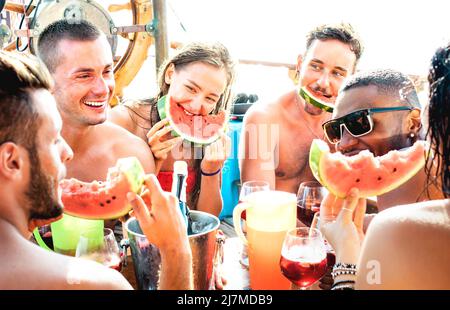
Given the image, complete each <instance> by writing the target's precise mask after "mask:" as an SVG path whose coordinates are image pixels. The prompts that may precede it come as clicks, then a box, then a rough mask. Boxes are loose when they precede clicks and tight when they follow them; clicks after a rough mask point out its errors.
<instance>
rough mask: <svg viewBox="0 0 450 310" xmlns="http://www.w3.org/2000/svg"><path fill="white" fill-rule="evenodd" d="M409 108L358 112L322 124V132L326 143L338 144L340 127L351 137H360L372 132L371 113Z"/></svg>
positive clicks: (401, 109)
mask: <svg viewBox="0 0 450 310" xmlns="http://www.w3.org/2000/svg"><path fill="white" fill-rule="evenodd" d="M412 109H413V108H411V107H387V108H373V109H363V110H358V111H355V112H352V113H349V114H347V115H344V116H342V117H340V118H336V119H332V120H329V121H327V122H325V123H323V124H322V128H323V131H324V132H325V136H326V137H327V139H328V141H330V143H332V144H336V143H339V141H341V138H342V127H345V129H347V131H348V132H349V133H350V134H351V135H352V136H353V137H361V136H364V135H367V134H368V133H370V132H371V131H372V130H373V120H372V117H371V115H372V114H373V113H384V112H393V111H406V110H409V111H411V110H412Z"/></svg>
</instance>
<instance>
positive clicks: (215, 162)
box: [201, 133, 231, 173]
mask: <svg viewBox="0 0 450 310" xmlns="http://www.w3.org/2000/svg"><path fill="white" fill-rule="evenodd" d="M230 153H231V139H230V137H228V136H227V135H226V134H224V133H221V134H220V138H219V139H218V140H216V141H215V142H213V143H211V144H210V145H208V146H207V147H205V155H204V156H203V160H202V163H201V169H202V171H203V172H206V173H214V172H215V171H217V170H219V169H220V168H221V167H222V166H223V163H224V162H225V160H226V159H227V158H228V156H230Z"/></svg>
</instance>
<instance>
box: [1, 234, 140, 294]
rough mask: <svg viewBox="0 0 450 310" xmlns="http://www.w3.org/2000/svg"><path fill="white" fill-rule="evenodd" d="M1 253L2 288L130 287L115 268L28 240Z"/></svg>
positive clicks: (75, 288)
mask: <svg viewBox="0 0 450 310" xmlns="http://www.w3.org/2000/svg"><path fill="white" fill-rule="evenodd" d="M7 256H8V257H2V261H3V262H2V270H1V271H0V272H1V277H0V288H1V289H27V290H36V289H37V290H42V289H46V290H56V289H58V290H79V289H131V288H132V287H131V285H130V284H129V283H128V282H127V281H126V279H125V278H124V277H123V276H122V275H121V274H120V273H119V272H117V271H115V270H112V269H109V268H106V267H104V266H102V265H100V264H97V263H95V262H92V261H88V260H82V259H78V258H73V257H69V256H63V255H60V254H56V253H54V252H49V251H46V250H44V249H41V248H39V247H38V246H36V245H34V244H32V243H31V242H29V241H27V240H16V244H15V248H13V249H11V251H9V252H8V254H7Z"/></svg>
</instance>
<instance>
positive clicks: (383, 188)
mask: <svg viewBox="0 0 450 310" xmlns="http://www.w3.org/2000/svg"><path fill="white" fill-rule="evenodd" d="M426 150H427V144H426V142H425V141H417V142H416V143H415V144H414V145H413V146H411V147H409V148H407V149H405V150H398V151H397V150H395V151H390V152H389V153H387V154H385V155H383V156H379V157H375V156H374V155H373V154H372V153H371V152H370V151H368V150H365V151H361V152H360V153H359V154H357V155H353V156H345V155H343V154H341V153H340V152H336V153H331V152H330V149H329V147H328V144H327V143H325V142H324V141H322V140H318V139H315V140H314V141H313V143H312V145H311V150H310V157H309V162H310V167H311V170H312V172H313V174H314V176H315V177H316V179H317V180H318V181H319V182H320V183H321V184H322V185H323V186H325V187H326V188H327V189H328V190H329V191H330V192H332V193H333V194H334V195H336V196H338V197H342V198H343V197H345V196H346V195H347V193H348V192H349V190H350V189H351V188H353V187H355V188H358V189H359V195H360V196H361V197H371V196H378V195H382V194H384V193H387V192H389V191H391V190H393V189H395V188H397V187H399V186H400V185H402V184H403V183H405V182H406V181H408V180H409V179H410V178H411V177H413V176H414V175H415V174H416V173H417V172H418V171H419V170H420V169H422V168H423V166H424V164H425V159H426Z"/></svg>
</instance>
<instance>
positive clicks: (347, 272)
mask: <svg viewBox="0 0 450 310" xmlns="http://www.w3.org/2000/svg"><path fill="white" fill-rule="evenodd" d="M342 275H352V276H356V270H337V271H334V270H333V272H331V276H332V277H333V279H335V278H336V277H338V276H342Z"/></svg>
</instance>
